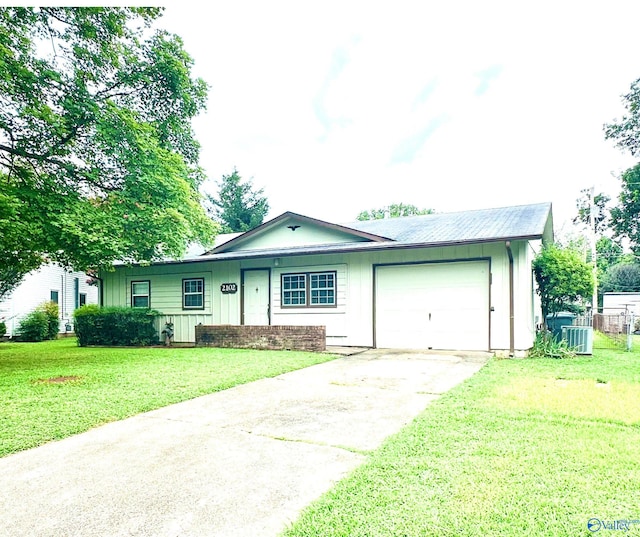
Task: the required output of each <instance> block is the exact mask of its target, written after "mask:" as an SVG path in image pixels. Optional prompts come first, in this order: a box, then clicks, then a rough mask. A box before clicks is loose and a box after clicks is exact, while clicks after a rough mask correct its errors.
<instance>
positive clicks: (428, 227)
mask: <svg viewBox="0 0 640 537" xmlns="http://www.w3.org/2000/svg"><path fill="white" fill-rule="evenodd" d="M550 212H551V204H550V203H537V204H533V205H519V206H516V207H501V208H497V209H478V210H473V211H460V212H455V213H436V214H427V215H422V216H408V217H404V218H388V219H385V220H368V221H364V222H359V221H356V222H351V223H349V224H344V226H345V227H351V228H354V229H357V230H360V231H366V232H368V233H375V234H377V235H383V236H385V237H389V238H391V239H393V240H395V241H398V242H402V243H417V242H425V243H437V242H452V241H455V242H470V241H474V240H487V239H508V238H516V237H535V236H542V235H543V234H544V232H545V226H546V224H547V220H548V218H549V215H550Z"/></svg>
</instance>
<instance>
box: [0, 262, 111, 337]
mask: <svg viewBox="0 0 640 537" xmlns="http://www.w3.org/2000/svg"><path fill="white" fill-rule="evenodd" d="M88 279H89V277H88V276H87V275H86V274H85V273H84V272H75V271H68V270H65V269H64V268H63V267H61V266H59V265H56V264H48V265H43V266H42V267H40V268H39V269H38V270H35V271H33V272H31V273H29V274H28V275H27V276H26V277H25V279H24V280H23V281H22V283H21V284H20V285H19V286H18V287H17V288H16V289H15V290H14V291H13V293H11V294H10V295H9V296H8V297H6V298H5V299H4V300H3V301H0V321H3V322H4V323H5V324H6V325H7V334H6V335H7V336H14V335H16V332H17V330H18V326H19V325H20V320H21V319H22V318H23V317H24V316H25V315H27V314H28V313H30V312H32V311H33V310H34V309H35V308H36V307H37V306H39V305H40V304H42V303H43V302H47V301H49V300H52V299H55V298H56V297H57V302H58V308H59V314H60V332H65V331H66V325H67V324H70V325H71V330H73V312H74V311H75V309H76V308H77V307H78V306H80V305H81V304H82V302H83V301H84V302H85V303H86V304H97V303H98V287H97V286H95V285H89V284H88V283H87V280H88Z"/></svg>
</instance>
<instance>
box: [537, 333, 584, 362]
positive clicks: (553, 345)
mask: <svg viewBox="0 0 640 537" xmlns="http://www.w3.org/2000/svg"><path fill="white" fill-rule="evenodd" d="M575 357H576V352H575V348H573V347H570V346H569V344H568V343H567V341H566V340H564V339H561V340H560V341H557V340H556V338H554V337H553V333H552V332H549V331H548V330H541V331H540V332H538V333H537V334H536V339H535V341H534V342H533V347H532V348H531V350H530V351H529V358H575Z"/></svg>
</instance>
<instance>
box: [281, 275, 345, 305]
mask: <svg viewBox="0 0 640 537" xmlns="http://www.w3.org/2000/svg"><path fill="white" fill-rule="evenodd" d="M317 274H332V275H333V284H334V285H333V304H312V303H311V294H312V293H311V291H312V289H311V276H312V275H317ZM285 276H304V282H305V288H304V291H305V304H285V303H284V293H285V289H284V278H285ZM280 307H281V308H282V309H325V308H337V307H338V271H337V270H318V271H311V272H306V271H305V272H286V273H284V272H283V273H281V274H280Z"/></svg>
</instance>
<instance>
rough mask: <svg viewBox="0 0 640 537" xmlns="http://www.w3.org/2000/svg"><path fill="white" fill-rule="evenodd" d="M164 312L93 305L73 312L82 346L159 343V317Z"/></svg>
mask: <svg viewBox="0 0 640 537" xmlns="http://www.w3.org/2000/svg"><path fill="white" fill-rule="evenodd" d="M158 315H160V312H158V311H155V310H146V309H141V308H121V307H106V308H100V307H99V306H96V305H93V304H90V305H87V306H82V307H81V308H78V309H77V310H76V311H75V313H74V314H73V319H74V324H75V333H76V336H77V337H78V345H80V346H81V347H85V346H87V345H106V346H119V347H121V346H142V345H152V344H155V343H158V340H159V338H158V332H157V330H156V327H155V322H154V321H155V318H156V317H157V316H158Z"/></svg>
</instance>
